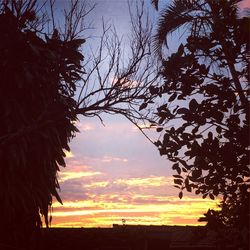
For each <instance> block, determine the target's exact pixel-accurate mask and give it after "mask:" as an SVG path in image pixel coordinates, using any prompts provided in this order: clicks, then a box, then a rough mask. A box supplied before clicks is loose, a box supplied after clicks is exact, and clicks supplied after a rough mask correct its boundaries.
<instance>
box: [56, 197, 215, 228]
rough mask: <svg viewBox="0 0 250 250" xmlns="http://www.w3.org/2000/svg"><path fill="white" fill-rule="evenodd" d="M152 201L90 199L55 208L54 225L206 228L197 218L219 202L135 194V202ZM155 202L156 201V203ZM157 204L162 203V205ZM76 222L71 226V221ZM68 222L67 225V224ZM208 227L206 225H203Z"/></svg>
mask: <svg viewBox="0 0 250 250" xmlns="http://www.w3.org/2000/svg"><path fill="white" fill-rule="evenodd" d="M138 198H142V199H144V200H147V199H151V202H152V203H151V204H147V203H144V204H143V203H142V204H138V203H137V204H136V203H133V201H132V202H129V203H127V201H128V200H127V199H126V197H125V196H123V197H118V195H101V196H93V195H92V196H91V195H90V196H89V200H86V201H75V202H65V206H59V205H58V206H54V213H53V225H54V226H58V225H61V226H62V224H63V223H64V224H63V225H64V226H67V225H68V226H74V225H75V226H84V227H90V226H105V227H109V226H111V225H112V224H113V223H121V219H122V218H124V219H126V222H127V224H146V225H150V224H154V225H186V224H189V225H198V224H199V225H202V223H198V222H197V219H198V218H199V217H200V216H202V214H203V213H204V212H206V210H207V208H208V207H210V208H216V203H217V202H216V201H212V200H203V199H201V198H197V197H196V198H191V197H186V198H184V199H183V200H179V199H178V198H176V197H163V196H159V197H154V196H146V195H145V196H138V195H134V198H133V199H132V200H136V199H138ZM153 200H154V201H155V202H153ZM157 201H161V204H158V203H157ZM69 220H70V221H72V223H71V224H67V221H69ZM65 223H66V224H65ZM203 224H204V223H203Z"/></svg>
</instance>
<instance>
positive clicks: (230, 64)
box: [0, 0, 249, 249]
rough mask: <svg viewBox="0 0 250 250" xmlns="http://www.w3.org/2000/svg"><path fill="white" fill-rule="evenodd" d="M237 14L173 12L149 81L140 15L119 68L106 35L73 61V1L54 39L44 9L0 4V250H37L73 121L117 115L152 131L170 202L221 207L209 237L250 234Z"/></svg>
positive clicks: (214, 6)
mask: <svg viewBox="0 0 250 250" xmlns="http://www.w3.org/2000/svg"><path fill="white" fill-rule="evenodd" d="M239 2H240V1H236V0H229V1H226V0H223V1H215V0H206V1H205V0H203V1H202V0H201V1H200V0H199V1H188V0H185V1H184V0H182V1H173V3H172V5H170V6H169V7H167V8H166V9H164V10H163V11H162V12H161V15H160V19H159V23H158V29H157V33H156V35H155V36H154V37H153V39H154V43H153V45H154V50H155V54H156V55H157V56H158V58H159V60H158V62H159V63H161V64H162V66H161V68H160V69H159V68H157V64H156V63H155V62H154V61H153V59H152V56H151V53H150V52H151V45H152V44H151V38H152V34H151V26H150V24H149V23H148V22H146V21H145V20H147V19H143V10H142V9H139V8H137V19H132V32H133V33H132V35H131V36H132V39H134V40H133V41H134V42H133V43H131V44H132V45H131V46H132V48H131V58H130V60H128V64H127V65H124V64H122V63H121V61H122V59H123V58H122V57H121V54H122V53H121V43H120V41H119V39H118V37H117V35H116V34H115V33H112V34H113V37H112V39H111V40H109V39H108V37H110V36H109V35H108V32H109V29H110V28H105V26H104V28H103V36H102V39H101V41H100V47H99V50H98V52H97V54H96V55H94V54H92V55H91V56H92V57H90V58H88V59H85V58H84V56H83V53H82V50H81V49H82V47H81V46H82V45H83V44H84V43H85V42H86V41H85V39H83V38H82V36H83V35H84V31H85V28H83V27H84V26H82V21H83V20H84V17H85V16H86V15H87V13H88V11H91V8H89V10H88V11H87V10H86V6H84V4H82V5H81V3H83V2H81V1H72V2H71V6H70V8H69V9H68V10H66V11H65V12H64V18H65V19H64V22H63V25H64V26H63V27H56V25H55V16H54V14H55V13H54V12H53V7H54V5H53V4H54V3H53V1H48V2H47V4H45V5H39V4H40V3H39V1H36V0H18V1H14V0H9V1H8V0H6V1H3V0H2V1H0V34H1V39H0V55H1V59H0V84H1V91H0V121H1V123H0V164H1V165H0V178H1V182H0V200H1V206H0V221H1V234H0V244H1V246H0V247H2V246H7V245H8V246H13V247H18V248H21V249H28V248H29V249H35V248H36V247H38V246H37V242H39V241H36V239H40V240H41V239H42V238H41V237H44V233H43V232H41V230H40V228H41V226H42V218H44V221H45V224H46V225H47V226H48V225H49V223H50V219H51V217H50V213H49V211H50V209H51V205H52V199H53V197H55V198H56V199H57V200H58V201H59V202H61V200H60V197H59V195H58V193H57V191H58V189H59V184H58V181H57V171H58V170H59V168H60V167H62V166H63V167H64V166H65V162H64V157H65V150H70V149H69V146H68V143H69V142H70V140H71V139H72V138H73V137H74V136H75V134H76V132H77V131H78V130H77V128H76V126H75V123H76V121H77V118H78V116H79V115H83V116H85V117H93V116H96V117H98V118H100V120H101V121H102V118H101V114H103V113H109V114H121V115H123V116H125V117H126V118H128V119H129V120H130V121H131V122H132V123H134V124H135V125H137V126H138V128H140V127H139V122H144V121H147V122H150V123H152V124H153V125H154V126H155V125H157V132H159V133H160V135H161V137H160V139H159V140H158V141H157V142H155V145H156V146H157V147H158V149H159V152H160V154H161V155H164V156H167V158H168V159H169V160H171V161H172V162H173V163H174V164H173V169H174V170H175V171H176V172H177V173H176V174H175V175H174V178H175V181H174V182H175V184H176V187H177V188H178V189H179V190H180V192H179V197H180V198H182V196H183V191H184V190H186V191H188V192H192V191H194V192H195V193H196V194H197V195H198V194H201V195H202V196H203V198H206V197H209V198H211V199H214V198H215V197H217V196H221V197H222V202H221V204H220V208H221V209H220V210H219V211H213V210H208V212H207V213H206V214H205V216H204V218H201V219H200V220H202V221H207V222H208V227H209V228H210V229H216V230H217V229H218V230H219V229H223V230H224V232H226V231H227V230H228V228H229V227H230V228H233V229H234V230H238V231H237V232H238V234H239V235H242V234H241V232H243V230H248V229H249V18H248V17H241V18H240V17H239V16H238V12H237V4H238V3H239ZM152 3H153V4H154V6H155V7H156V8H158V1H152ZM137 7H138V6H137ZM42 10H43V11H44V12H43V11H42ZM48 11H49V14H48V13H47V12H48ZM48 15H49V17H50V18H47V17H48ZM143 22H145V26H146V28H145V27H144V26H143ZM46 25H47V26H48V27H49V29H48V30H47V29H45V26H46ZM183 25H184V26H185V27H186V28H187V31H188V33H187V40H186V41H185V44H181V45H180V46H179V48H178V50H177V52H176V53H173V54H172V55H170V56H165V52H164V46H163V45H164V43H165V44H166V45H167V40H166V39H167V38H168V35H169V34H170V33H172V32H174V31H175V30H176V29H177V28H179V27H181V26H183ZM107 51H108V53H107ZM165 51H166V48H165ZM107 55H108V59H107V60H108V63H107V65H109V68H108V70H107V71H106V73H103V74H101V72H103V71H102V70H101V65H102V61H103V58H105V57H106V56H107ZM86 60H87V62H92V64H91V65H92V66H91V67H89V66H88V65H89V64H87V62H86V64H83V62H84V61H86ZM120 65H123V66H122V67H120ZM94 76H97V77H96V78H95V79H94ZM111 76H112V77H113V80H112V82H110V77H111ZM156 79H158V81H157V84H156ZM131 81H132V82H133V81H136V82H138V83H139V84H138V85H136V86H134V85H133V84H131ZM90 84H91V85H90ZM90 86H91V88H90ZM77 94H79V95H78V96H77ZM154 105H156V106H157V109H155V106H154ZM145 110H146V112H144V111H145ZM155 113H156V118H155V120H153V121H152V117H149V116H150V115H151V114H155ZM172 124H175V125H172ZM170 125H171V126H170ZM231 234H232V235H233V234H234V235H235V232H234V231H233V230H231ZM42 235H43V236H42ZM51 235H53V234H51ZM138 235H139V233H138ZM228 235H230V234H229V233H228ZM49 237H50V236H49ZM58 237H59V236H58ZM60 237H62V236H60ZM105 237H106V236H105ZM117 237H118V236H117ZM119 237H120V236H119ZM129 237H130V236H129ZM138 237H139V238H140V237H141V236H138ZM221 238H223V237H221ZM45 242H46V240H45V241H44V243H41V244H46V243H45ZM138 242H139V240H138ZM241 242H243V241H241ZM245 242H246V241H244V242H243V243H242V245H241V247H247V246H246V244H247V243H245ZM224 243H225V242H224ZM224 243H222V244H224ZM51 244H52V243H51ZM53 244H54V243H53ZM55 244H57V243H55ZM155 244H156V243H155ZM41 246H43V245H41ZM6 248H7V247H6Z"/></svg>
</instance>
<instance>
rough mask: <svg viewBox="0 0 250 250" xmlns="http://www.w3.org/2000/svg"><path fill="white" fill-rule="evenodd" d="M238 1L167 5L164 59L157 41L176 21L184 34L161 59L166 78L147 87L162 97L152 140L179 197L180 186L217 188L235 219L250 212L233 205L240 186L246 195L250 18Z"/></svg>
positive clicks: (162, 22)
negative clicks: (169, 164)
mask: <svg viewBox="0 0 250 250" xmlns="http://www.w3.org/2000/svg"><path fill="white" fill-rule="evenodd" d="M153 2H156V3H155V4H156V6H157V4H158V1H153ZM239 2H240V1H235V0H231V1H224V0H223V1H215V0H200V1H190V0H182V1H173V3H172V4H171V5H170V6H169V7H167V8H166V9H164V10H163V11H162V12H161V14H160V17H159V23H158V27H157V33H156V35H155V41H154V49H155V51H156V52H157V53H158V54H159V55H160V56H161V57H162V58H164V53H163V51H162V47H163V45H164V43H165V44H167V43H166V39H167V37H168V35H169V34H171V33H172V32H174V31H175V30H176V29H177V28H181V27H182V28H183V26H185V27H187V30H188V32H187V33H186V35H187V39H186V42H185V44H180V46H179V48H178V50H177V52H176V53H173V54H172V55H170V56H168V57H166V58H164V59H162V69H161V71H160V74H161V76H162V77H163V79H164V82H163V84H158V85H155V86H154V87H153V86H151V87H150V89H149V90H150V93H151V95H152V98H155V97H154V96H158V99H155V102H156V103H159V100H160V101H161V102H162V104H161V105H159V106H158V108H157V117H158V124H159V125H158V127H157V131H158V132H159V133H161V136H160V139H159V140H158V141H157V142H156V143H155V145H156V146H157V147H158V149H159V152H160V154H161V155H166V156H167V158H168V159H169V160H170V161H172V162H174V164H173V166H172V168H173V169H174V170H175V171H176V172H177V174H175V175H174V183H175V186H176V187H177V188H178V189H180V192H179V197H180V198H182V196H183V190H184V189H185V190H187V191H188V192H191V191H193V190H194V191H195V193H196V194H202V196H203V198H205V197H207V196H209V197H210V198H211V199H214V198H215V197H216V196H218V195H222V196H223V197H224V201H223V203H222V211H221V213H220V216H223V217H224V218H223V220H222V221H223V223H225V224H230V223H233V224H234V225H236V224H235V223H236V221H238V222H237V223H240V222H239V220H240V221H242V220H244V219H245V221H246V222H248V218H249V213H248V212H246V213H245V214H244V213H243V214H242V213H241V214H238V215H237V216H236V215H235V216H234V215H232V213H233V211H232V210H231V205H232V207H233V208H232V209H233V210H234V211H239V210H237V209H236V208H237V205H238V206H241V202H243V203H244V205H243V204H242V206H243V207H244V206H246V207H249V203H247V200H248V199H245V198H244V199H241V198H240V197H241V196H242V195H243V194H242V190H245V194H244V195H246V197H247V196H248V195H249V192H248V191H247V189H248V188H249V109H248V108H249V89H248V88H249V61H248V60H249V54H248V53H249V18H247V17H243V18H239V16H238V12H237V4H238V3H239ZM236 204H237V205H236ZM225 207H227V209H228V210H227V209H226V208H225ZM244 209H245V208H244ZM244 211H247V210H244ZM229 214H230V215H229ZM232 216H233V218H231V217H232ZM242 216H243V217H244V219H242ZM226 220H229V221H230V222H229V221H227V222H226Z"/></svg>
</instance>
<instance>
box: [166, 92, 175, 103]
mask: <svg viewBox="0 0 250 250" xmlns="http://www.w3.org/2000/svg"><path fill="white" fill-rule="evenodd" d="M176 97H177V92H175V93H173V94H172V95H171V96H170V97H169V99H168V101H169V102H172V101H173V100H174V99H175V98H176Z"/></svg>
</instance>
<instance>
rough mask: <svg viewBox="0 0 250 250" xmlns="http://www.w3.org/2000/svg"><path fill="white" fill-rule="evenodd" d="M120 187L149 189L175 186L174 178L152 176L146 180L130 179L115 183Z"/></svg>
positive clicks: (119, 180)
mask: <svg viewBox="0 0 250 250" xmlns="http://www.w3.org/2000/svg"><path fill="white" fill-rule="evenodd" d="M114 183H115V184H118V185H127V186H134V187H136V186H139V187H143V188H147V187H160V186H165V185H173V179H172V177H165V176H150V177H146V178H130V179H118V180H117V181H115V182H114Z"/></svg>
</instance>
